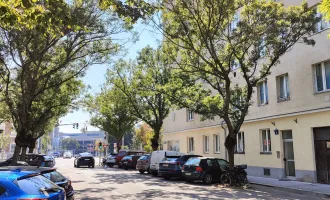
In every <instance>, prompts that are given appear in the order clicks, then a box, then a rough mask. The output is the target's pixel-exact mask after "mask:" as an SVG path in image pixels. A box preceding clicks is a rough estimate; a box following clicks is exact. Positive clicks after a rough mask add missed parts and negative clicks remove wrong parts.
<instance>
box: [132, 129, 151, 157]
mask: <svg viewBox="0 0 330 200" xmlns="http://www.w3.org/2000/svg"><path fill="white" fill-rule="evenodd" d="M153 135H154V132H153V130H152V128H151V127H150V126H149V125H148V124H146V123H143V124H142V125H141V127H140V128H138V129H135V134H134V137H133V149H139V148H140V146H142V147H143V149H144V151H146V152H148V153H149V152H151V151H152V147H151V139H152V138H153Z"/></svg>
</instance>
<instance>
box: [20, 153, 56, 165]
mask: <svg viewBox="0 0 330 200" xmlns="http://www.w3.org/2000/svg"><path fill="white" fill-rule="evenodd" d="M19 159H20V156H19ZM25 161H26V162H27V163H28V164H29V165H30V166H40V167H54V165H55V159H54V158H53V157H51V156H46V155H44V154H26V156H25Z"/></svg>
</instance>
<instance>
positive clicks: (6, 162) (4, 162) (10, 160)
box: [0, 158, 29, 167]
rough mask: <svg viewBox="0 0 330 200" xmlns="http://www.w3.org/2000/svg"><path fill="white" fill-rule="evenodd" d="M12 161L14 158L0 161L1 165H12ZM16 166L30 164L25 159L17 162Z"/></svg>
mask: <svg viewBox="0 0 330 200" xmlns="http://www.w3.org/2000/svg"><path fill="white" fill-rule="evenodd" d="M11 162H12V158H9V159H8V160H6V161H3V162H0V167H6V166H10V165H11ZM15 166H29V164H28V163H27V162H24V161H17V164H16V165H15Z"/></svg>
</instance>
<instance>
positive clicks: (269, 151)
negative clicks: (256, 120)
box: [260, 129, 272, 153]
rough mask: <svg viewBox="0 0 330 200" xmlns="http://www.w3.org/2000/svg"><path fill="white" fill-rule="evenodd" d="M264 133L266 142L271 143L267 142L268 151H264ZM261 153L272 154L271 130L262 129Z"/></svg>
mask: <svg viewBox="0 0 330 200" xmlns="http://www.w3.org/2000/svg"><path fill="white" fill-rule="evenodd" d="M263 131H265V132H266V134H265V135H266V138H265V139H266V141H269V143H268V142H267V144H266V150H264V138H263ZM260 142H261V143H260V147H261V149H260V152H261V153H271V152H272V137H271V133H270V129H260Z"/></svg>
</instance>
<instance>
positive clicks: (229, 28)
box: [228, 12, 240, 32]
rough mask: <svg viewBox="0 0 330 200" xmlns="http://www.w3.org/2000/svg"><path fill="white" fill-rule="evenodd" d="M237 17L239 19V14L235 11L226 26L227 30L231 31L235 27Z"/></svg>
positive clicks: (237, 20) (237, 21)
mask: <svg viewBox="0 0 330 200" xmlns="http://www.w3.org/2000/svg"><path fill="white" fill-rule="evenodd" d="M239 19H240V14H239V13H238V12H236V13H235V14H234V17H233V20H232V21H231V22H230V23H229V27H228V30H229V32H232V31H233V30H234V29H237V25H238V23H239Z"/></svg>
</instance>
